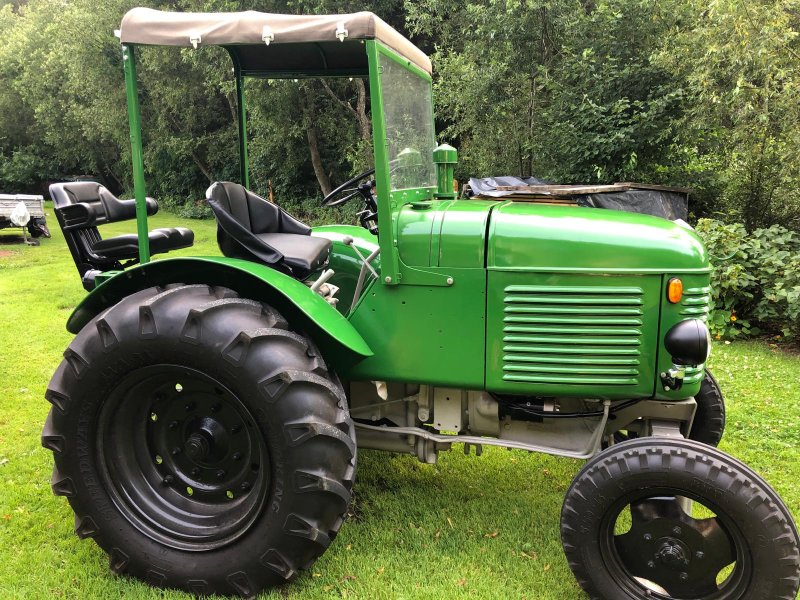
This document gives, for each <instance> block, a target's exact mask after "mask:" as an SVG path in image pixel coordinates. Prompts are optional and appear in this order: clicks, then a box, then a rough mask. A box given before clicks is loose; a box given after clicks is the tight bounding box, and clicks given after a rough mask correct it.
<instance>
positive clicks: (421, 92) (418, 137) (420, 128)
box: [380, 54, 436, 191]
mask: <svg viewBox="0 0 800 600" xmlns="http://www.w3.org/2000/svg"><path fill="white" fill-rule="evenodd" d="M380 66H381V89H382V95H383V117H384V121H385V124H386V145H387V156H388V158H389V173H390V181H391V189H392V191H394V190H402V189H408V188H423V187H434V186H435V185H436V170H435V168H434V164H433V150H434V148H435V146H436V142H435V134H434V128H433V104H432V100H431V84H430V82H428V81H426V80H425V79H423V78H422V77H419V76H418V75H416V74H415V73H413V72H411V71H410V70H408V69H406V68H405V67H404V66H403V65H401V64H400V63H398V62H396V61H395V60H393V59H392V58H390V57H389V56H386V55H384V54H381V55H380Z"/></svg>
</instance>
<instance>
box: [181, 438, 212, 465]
mask: <svg viewBox="0 0 800 600" xmlns="http://www.w3.org/2000/svg"><path fill="white" fill-rule="evenodd" d="M212 439H213V438H212ZM184 450H186V456H188V457H189V458H190V459H192V460H193V461H195V462H198V461H202V460H204V459H205V458H206V457H207V456H208V453H209V451H210V450H211V442H209V439H208V437H207V436H205V435H203V434H201V433H193V434H192V435H190V436H189V438H188V439H187V440H186V445H185V446H184Z"/></svg>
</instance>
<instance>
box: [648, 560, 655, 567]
mask: <svg viewBox="0 0 800 600" xmlns="http://www.w3.org/2000/svg"><path fill="white" fill-rule="evenodd" d="M647 566H648V567H650V568H651V569H655V568H656V563H654V562H653V561H652V560H649V561H647Z"/></svg>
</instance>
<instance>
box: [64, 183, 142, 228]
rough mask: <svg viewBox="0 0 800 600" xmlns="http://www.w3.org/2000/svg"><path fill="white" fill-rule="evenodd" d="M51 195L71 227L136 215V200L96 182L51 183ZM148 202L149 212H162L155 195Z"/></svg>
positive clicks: (86, 225) (119, 219) (108, 221)
mask: <svg viewBox="0 0 800 600" xmlns="http://www.w3.org/2000/svg"><path fill="white" fill-rule="evenodd" d="M50 197H51V198H52V199H53V204H54V206H55V209H56V211H57V212H58V211H61V213H62V214H63V215H64V216H65V218H66V226H67V227H76V228H81V227H95V226H97V225H103V224H104V223H115V222H117V221H127V220H129V219H135V218H136V201H135V200H133V199H131V200H120V199H119V198H117V197H116V196H115V195H114V194H112V193H111V192H110V191H108V188H106V187H105V186H104V185H101V184H99V183H97V182H94V181H70V182H67V183H54V184H53V185H51V186H50ZM146 203H147V214H148V215H154V214H156V213H157V212H158V203H157V202H156V201H155V200H154V199H153V198H147V199H146ZM70 207H75V208H70Z"/></svg>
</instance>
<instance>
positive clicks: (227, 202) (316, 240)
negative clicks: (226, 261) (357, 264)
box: [206, 181, 331, 279]
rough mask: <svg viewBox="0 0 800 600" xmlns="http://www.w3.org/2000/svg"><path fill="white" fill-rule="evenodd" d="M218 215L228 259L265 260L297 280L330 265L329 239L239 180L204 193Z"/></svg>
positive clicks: (219, 234)
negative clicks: (320, 235)
mask: <svg viewBox="0 0 800 600" xmlns="http://www.w3.org/2000/svg"><path fill="white" fill-rule="evenodd" d="M206 200H208V203H209V205H210V206H211V209H212V210H213V211H214V216H215V217H216V219H217V243H218V244H219V248H220V250H221V251H222V253H223V254H224V255H225V256H227V257H230V258H242V259H245V260H250V261H255V262H261V263H264V264H267V265H269V266H270V267H273V268H275V269H278V270H280V271H283V272H284V273H287V274H289V275H292V276H293V277H295V278H297V279H305V278H306V277H308V276H309V275H310V274H312V273H314V272H315V271H318V270H320V269H321V268H323V267H324V266H325V265H327V264H328V256H329V254H330V250H331V241H330V240H328V239H325V238H321V237H315V236H312V235H310V234H311V228H310V227H308V226H307V225H305V224H303V223H301V222H300V221H298V220H297V219H295V218H294V217H292V216H291V215H290V214H289V213H287V212H286V211H284V210H283V209H281V208H280V207H279V206H277V205H275V204H273V203H272V202H269V201H268V200H265V199H264V198H262V197H261V196H257V195H256V194H254V193H252V192H251V191H249V190H248V189H247V188H245V187H244V186H242V185H239V184H238V183H231V182H229V181H218V182H216V183H214V184H212V185H211V187H210V188H208V191H207V192H206Z"/></svg>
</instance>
